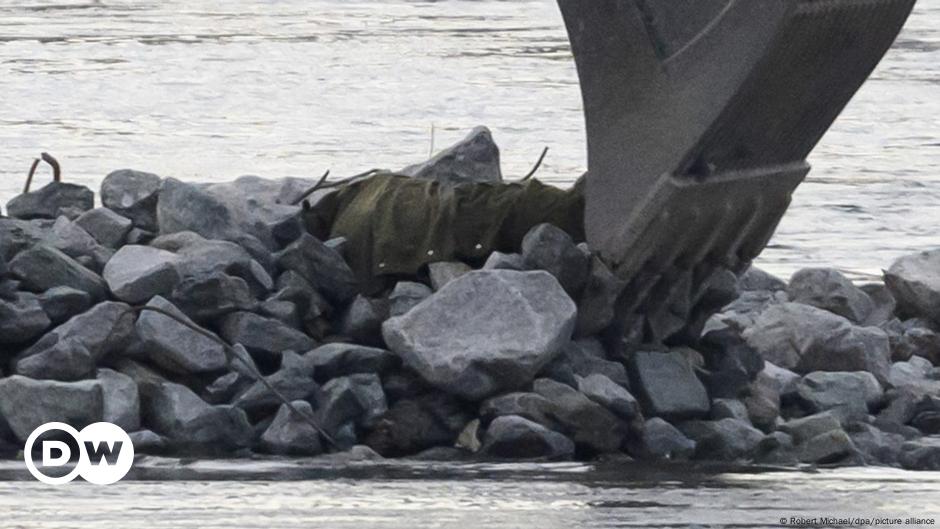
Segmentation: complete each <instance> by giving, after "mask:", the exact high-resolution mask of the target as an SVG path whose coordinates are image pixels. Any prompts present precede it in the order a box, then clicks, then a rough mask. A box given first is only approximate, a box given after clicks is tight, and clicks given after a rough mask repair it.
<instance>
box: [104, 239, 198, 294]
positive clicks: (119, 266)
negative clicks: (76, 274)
mask: <svg viewBox="0 0 940 529" xmlns="http://www.w3.org/2000/svg"><path fill="white" fill-rule="evenodd" d="M178 263H179V257H178V256H176V254H173V253H170V252H167V251H164V250H159V249H157V248H151V247H149V246H134V245H128V246H125V247H123V248H121V249H120V250H118V251H117V253H115V254H114V257H112V258H111V260H109V261H108V264H106V265H105V267H104V273H103V276H104V280H105V281H107V283H108V287H109V288H110V289H111V293H112V294H114V297H116V298H118V299H120V300H121V301H126V302H127V303H132V304H139V303H144V302H146V301H148V300H150V298H152V297H154V296H167V295H169V294H170V292H172V291H173V288H174V287H175V286H176V285H177V283H179V281H180V273H179V270H178V268H177V266H178Z"/></svg>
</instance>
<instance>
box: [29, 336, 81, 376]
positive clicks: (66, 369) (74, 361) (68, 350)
mask: <svg viewBox="0 0 940 529" xmlns="http://www.w3.org/2000/svg"><path fill="white" fill-rule="evenodd" d="M94 371H95V361H94V359H93V358H92V356H91V353H90V352H88V349H87V348H85V346H84V345H82V344H81V343H78V342H76V341H73V340H59V341H56V342H55V343H53V344H52V345H51V346H49V347H43V348H42V349H41V350H39V351H37V352H28V355H20V356H19V357H18V358H17V360H16V362H15V363H14V364H13V372H14V373H16V374H17V375H23V376H26V377H30V378H34V379H50V380H61V381H65V382H71V381H75V380H81V379H83V378H88V377H89V376H90V375H91V374H92V373H94Z"/></svg>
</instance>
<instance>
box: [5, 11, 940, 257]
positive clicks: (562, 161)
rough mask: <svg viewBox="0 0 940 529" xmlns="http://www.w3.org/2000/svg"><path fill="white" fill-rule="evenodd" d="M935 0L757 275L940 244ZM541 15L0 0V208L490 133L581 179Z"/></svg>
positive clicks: (568, 70) (563, 61) (361, 158)
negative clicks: (133, 174)
mask: <svg viewBox="0 0 940 529" xmlns="http://www.w3.org/2000/svg"><path fill="white" fill-rule="evenodd" d="M938 83H940V0H920V2H919V6H918V8H917V12H916V13H915V15H914V16H913V18H912V20H911V21H910V24H909V26H908V28H907V29H906V31H905V32H904V34H903V35H902V36H901V38H900V40H899V41H898V43H897V46H896V47H895V49H894V51H893V52H892V53H891V54H890V56H889V57H888V58H887V60H886V61H885V62H884V63H883V64H882V65H881V67H880V68H879V70H878V71H877V73H876V74H875V76H874V78H873V79H872V80H871V82H870V83H869V84H868V85H867V86H866V87H865V88H864V90H863V91H862V93H861V94H859V96H858V97H857V98H856V100H855V101H854V102H853V103H852V105H851V106H850V107H849V108H848V110H847V111H846V113H845V114H844V115H843V116H842V118H841V119H840V120H839V122H838V123H837V124H836V126H835V128H834V129H833V130H832V131H831V132H830V133H829V135H828V136H827V137H826V138H825V140H824V142H823V144H822V145H820V147H819V149H818V150H817V151H816V153H815V154H814V156H813V158H812V161H813V163H814V165H815V171H814V172H813V173H812V176H811V179H810V181H809V183H808V184H806V185H804V186H803V187H802V188H801V189H800V191H799V192H798V194H797V196H796V199H795V201H794V206H793V208H792V209H791V211H790V213H789V215H788V217H787V218H786V220H785V221H784V222H783V225H782V226H781V228H780V231H779V233H778V235H777V237H776V238H775V239H774V241H773V246H772V247H771V248H770V249H768V251H767V252H766V253H765V255H764V257H763V259H762V263H763V265H764V266H766V267H768V268H770V269H771V270H773V271H775V272H777V273H780V274H783V275H787V274H789V273H790V272H792V271H793V270H794V269H796V268H800V267H803V266H809V265H817V264H830V265H835V266H838V267H841V268H844V269H847V270H858V271H865V272H877V271H878V270H879V269H881V268H884V267H886V266H887V265H889V264H890V262H891V261H892V259H893V258H895V257H896V256H898V255H901V254H904V253H906V252H910V251H913V250H917V249H923V248H926V247H935V246H940V236H938V234H937V231H936V221H937V220H938V219H940V90H938ZM580 107H581V105H580V96H579V92H578V85H577V78H576V74H575V70H574V65H573V64H572V62H571V60H570V56H569V52H568V48H567V40H566V38H565V33H564V29H563V27H562V22H561V18H560V15H559V14H558V12H557V7H556V6H555V3H554V2H553V1H552V0H528V1H526V0H514V1H502V2H497V1H489V2H480V1H469V0H464V1H461V0H451V1H415V0H411V1H390V0H358V1H356V0H231V1H223V0H214V1H211V0H160V1H150V0H98V1H92V0H0V146H2V148H0V202H5V201H6V200H7V199H9V198H10V197H11V196H13V195H14V194H15V193H16V192H18V190H19V189H20V188H21V186H22V182H23V177H24V174H25V173H26V170H27V168H28V166H29V163H30V161H31V160H32V158H33V157H35V155H36V154H37V153H38V152H39V151H41V150H48V151H50V152H52V153H54V154H55V155H57V156H58V157H59V158H60V159H61V161H62V162H63V164H64V167H65V171H66V176H67V178H68V179H69V180H70V181H75V182H81V183H84V184H88V185H90V186H93V187H94V188H97V185H98V183H99V182H100V180H101V178H102V177H103V176H104V175H105V174H107V173H108V172H109V171H110V170H113V169H116V168H122V167H134V168H139V169H144V170H149V171H153V172H157V173H159V174H161V175H164V176H175V177H178V178H183V179H190V180H215V181H220V180H229V179H232V178H235V177H237V176H239V175H242V174H259V175H262V176H269V177H277V176H284V175H295V176H313V175H319V174H321V173H322V172H323V171H324V170H326V169H327V168H329V169H332V170H333V174H334V175H336V176H341V175H348V174H352V173H357V172H359V171H360V170H363V169H368V168H372V167H374V166H379V167H387V168H393V169H394V168H399V167H401V166H404V165H406V164H409V163H411V162H415V161H419V160H421V159H423V158H425V157H426V155H427V153H428V150H429V145H430V129H431V126H432V124H434V126H435V128H436V130H437V133H436V134H435V136H436V144H437V145H438V146H443V145H445V144H447V143H449V142H451V141H453V140H455V139H457V138H459V137H460V136H462V135H463V133H464V132H465V131H466V129H468V128H470V127H472V126H474V125H476V124H487V125H489V126H490V127H491V128H492V129H493V130H494V133H495V135H496V138H497V141H498V142H499V143H500V144H501V146H502V148H503V152H504V160H505V162H504V163H505V172H506V174H507V175H509V176H512V175H522V174H524V173H525V172H526V171H527V170H528V168H529V167H530V166H531V164H532V163H533V162H534V160H535V158H536V157H537V156H538V153H539V151H540V150H541V148H542V147H543V146H546V145H547V146H549V147H551V149H552V151H551V155H550V157H549V159H548V161H547V163H546V164H545V166H544V168H543V169H542V171H541V173H540V175H541V177H542V178H544V179H546V180H550V181H553V182H557V183H561V184H563V183H566V182H570V181H571V180H572V179H573V178H574V177H576V176H577V175H579V174H581V172H582V171H583V170H584V169H585V155H584V148H583V135H584V132H583V124H582V117H581V108H580Z"/></svg>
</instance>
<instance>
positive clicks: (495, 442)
mask: <svg viewBox="0 0 940 529" xmlns="http://www.w3.org/2000/svg"><path fill="white" fill-rule="evenodd" d="M482 453H483V454H485V455H487V456H490V457H496V458H501V459H549V460H557V459H569V458H571V457H572V456H574V443H573V442H572V441H571V439H568V438H567V437H565V436H564V435H562V434H560V433H558V432H553V431H552V430H549V429H548V428H546V427H544V426H542V425H541V424H538V423H534V422H532V421H530V420H528V419H525V418H523V417H518V416H515V415H509V416H505V417H498V418H496V419H495V420H494V421H493V422H491V423H490V425H489V427H488V428H487V429H486V435H485V436H484V437H483V447H482Z"/></svg>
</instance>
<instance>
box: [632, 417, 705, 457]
mask: <svg viewBox="0 0 940 529" xmlns="http://www.w3.org/2000/svg"><path fill="white" fill-rule="evenodd" d="M634 452H635V453H636V455H637V456H639V457H643V458H646V459H672V460H679V461H681V460H685V459H689V458H691V457H692V455H693V454H694V453H695V441H693V440H691V439H689V438H688V437H686V436H685V435H684V434H683V433H682V432H680V431H679V430H678V429H676V427H675V426H673V425H671V424H669V423H668V422H666V421H664V420H663V419H660V418H659V417H653V418H652V419H648V420H647V421H646V422H645V423H644V424H643V430H642V432H640V438H639V446H637V447H636V449H635V450H634Z"/></svg>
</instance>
